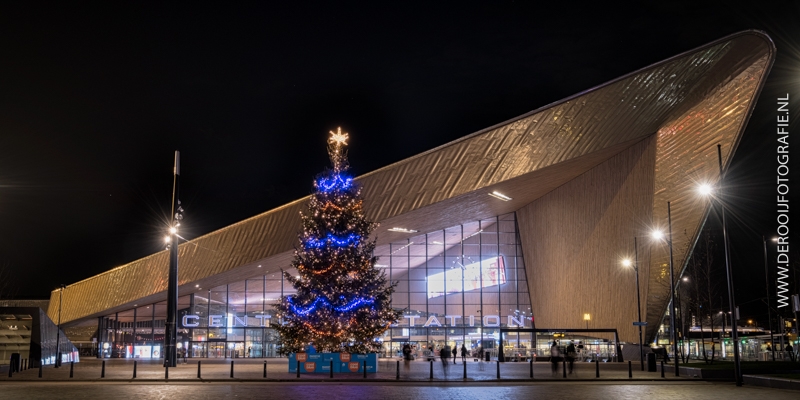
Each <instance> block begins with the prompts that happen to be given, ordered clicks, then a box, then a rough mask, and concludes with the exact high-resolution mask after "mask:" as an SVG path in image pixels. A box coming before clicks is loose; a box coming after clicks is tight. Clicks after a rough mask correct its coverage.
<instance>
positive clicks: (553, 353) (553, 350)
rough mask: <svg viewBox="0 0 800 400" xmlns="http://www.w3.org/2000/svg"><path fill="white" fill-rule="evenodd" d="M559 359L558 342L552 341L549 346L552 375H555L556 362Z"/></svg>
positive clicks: (556, 372)
mask: <svg viewBox="0 0 800 400" xmlns="http://www.w3.org/2000/svg"><path fill="white" fill-rule="evenodd" d="M559 361H561V351H559V350H558V342H557V341H555V340H554V341H553V345H552V346H550V365H551V368H552V371H551V373H552V375H553V376H556V375H557V374H558V362H559Z"/></svg>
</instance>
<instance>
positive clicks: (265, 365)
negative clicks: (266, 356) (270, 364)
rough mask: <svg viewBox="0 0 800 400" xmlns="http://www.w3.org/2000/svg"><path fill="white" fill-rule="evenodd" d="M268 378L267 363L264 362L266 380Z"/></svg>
mask: <svg viewBox="0 0 800 400" xmlns="http://www.w3.org/2000/svg"><path fill="white" fill-rule="evenodd" d="M266 377H267V361H266V360H264V378H266Z"/></svg>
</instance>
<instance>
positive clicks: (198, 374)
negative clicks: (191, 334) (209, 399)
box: [197, 360, 202, 379]
mask: <svg viewBox="0 0 800 400" xmlns="http://www.w3.org/2000/svg"><path fill="white" fill-rule="evenodd" d="M197 379H202V378H200V360H198V361H197Z"/></svg>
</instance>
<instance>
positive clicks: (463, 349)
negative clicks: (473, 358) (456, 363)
mask: <svg viewBox="0 0 800 400" xmlns="http://www.w3.org/2000/svg"><path fill="white" fill-rule="evenodd" d="M453 358H455V357H453ZM461 363H462V364H466V363H467V346H464V344H463V343H462V344H461Z"/></svg>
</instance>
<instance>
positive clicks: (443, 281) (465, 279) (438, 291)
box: [428, 256, 506, 299]
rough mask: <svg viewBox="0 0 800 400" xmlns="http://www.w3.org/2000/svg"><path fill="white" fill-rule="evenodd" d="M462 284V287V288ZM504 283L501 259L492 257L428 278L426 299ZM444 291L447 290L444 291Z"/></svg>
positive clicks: (504, 271) (503, 267)
mask: <svg viewBox="0 0 800 400" xmlns="http://www.w3.org/2000/svg"><path fill="white" fill-rule="evenodd" d="M462 283H463V286H462ZM503 283H506V269H505V265H503V257H502V256H500V257H493V258H488V259H486V260H482V261H480V262H476V263H472V264H467V265H464V266H463V267H462V268H453V269H449V270H447V271H445V272H440V273H438V274H433V275H429V276H428V298H429V299H430V298H434V297H440V296H444V295H446V294H450V293H460V292H461V291H462V288H463V291H465V292H468V291H470V290H477V289H480V288H481V287H484V288H485V287H489V286H497V285H501V284H503ZM445 289H447V290H446V291H445Z"/></svg>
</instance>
